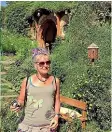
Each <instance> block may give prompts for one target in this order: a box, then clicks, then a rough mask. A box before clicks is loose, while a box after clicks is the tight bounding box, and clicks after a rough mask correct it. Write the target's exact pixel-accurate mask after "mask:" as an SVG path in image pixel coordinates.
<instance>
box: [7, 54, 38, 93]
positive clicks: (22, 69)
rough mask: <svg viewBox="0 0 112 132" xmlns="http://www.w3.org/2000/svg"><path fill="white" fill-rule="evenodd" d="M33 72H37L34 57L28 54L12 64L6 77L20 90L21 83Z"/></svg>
mask: <svg viewBox="0 0 112 132" xmlns="http://www.w3.org/2000/svg"><path fill="white" fill-rule="evenodd" d="M32 73H35V70H34V67H33V63H32V58H31V57H28V58H26V56H25V57H24V58H23V57H22V58H21V59H19V60H17V61H16V62H15V64H14V65H12V66H11V68H10V70H9V72H8V73H7V77H6V79H7V80H8V81H10V82H11V83H12V84H13V86H14V87H15V88H16V91H17V92H19V91H20V84H21V83H22V80H23V79H24V78H25V77H27V76H29V75H31V74H32Z"/></svg>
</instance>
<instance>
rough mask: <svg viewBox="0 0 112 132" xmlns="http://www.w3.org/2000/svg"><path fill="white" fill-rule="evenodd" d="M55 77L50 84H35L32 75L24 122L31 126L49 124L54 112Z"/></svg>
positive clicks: (29, 81)
mask: <svg viewBox="0 0 112 132" xmlns="http://www.w3.org/2000/svg"><path fill="white" fill-rule="evenodd" d="M54 95H55V78H54V80H53V82H52V83H51V84H49V85H48V86H40V87H39V86H35V85H33V84H32V81H31V77H30V78H29V80H28V85H27V102H26V107H25V116H24V119H23V121H22V122H23V123H24V124H27V125H31V126H42V125H49V124H50V122H51V120H52V118H53V117H54V115H55V112H54Z"/></svg>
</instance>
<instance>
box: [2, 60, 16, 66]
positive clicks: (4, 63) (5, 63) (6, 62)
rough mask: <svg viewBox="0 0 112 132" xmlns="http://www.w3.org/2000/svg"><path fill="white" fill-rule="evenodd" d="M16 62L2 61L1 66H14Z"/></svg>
mask: <svg viewBox="0 0 112 132" xmlns="http://www.w3.org/2000/svg"><path fill="white" fill-rule="evenodd" d="M14 62H15V61H0V64H2V65H10V64H13V63H14Z"/></svg>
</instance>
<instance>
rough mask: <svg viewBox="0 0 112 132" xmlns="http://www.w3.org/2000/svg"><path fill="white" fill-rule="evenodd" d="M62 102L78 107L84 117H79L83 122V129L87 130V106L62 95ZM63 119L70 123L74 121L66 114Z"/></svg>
mask: <svg viewBox="0 0 112 132" xmlns="http://www.w3.org/2000/svg"><path fill="white" fill-rule="evenodd" d="M60 101H61V103H64V104H68V105H70V106H73V107H76V108H78V109H80V110H81V111H82V113H81V114H82V116H81V117H79V119H80V120H81V122H82V128H85V127H86V120H87V112H86V108H87V104H86V103H85V102H83V101H79V100H76V99H72V98H68V97H65V96H62V95H60ZM62 118H63V119H65V120H68V121H72V119H71V118H70V117H69V116H68V115H65V114H63V115H62Z"/></svg>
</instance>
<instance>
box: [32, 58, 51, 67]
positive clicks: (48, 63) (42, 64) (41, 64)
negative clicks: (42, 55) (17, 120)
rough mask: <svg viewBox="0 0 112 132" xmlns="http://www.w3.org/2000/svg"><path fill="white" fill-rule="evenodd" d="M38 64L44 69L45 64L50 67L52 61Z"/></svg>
mask: <svg viewBox="0 0 112 132" xmlns="http://www.w3.org/2000/svg"><path fill="white" fill-rule="evenodd" d="M35 63H36V64H38V65H39V66H40V67H43V66H44V65H45V64H46V65H47V66H49V65H50V64H51V61H50V60H49V61H45V62H44V61H41V62H35Z"/></svg>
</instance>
